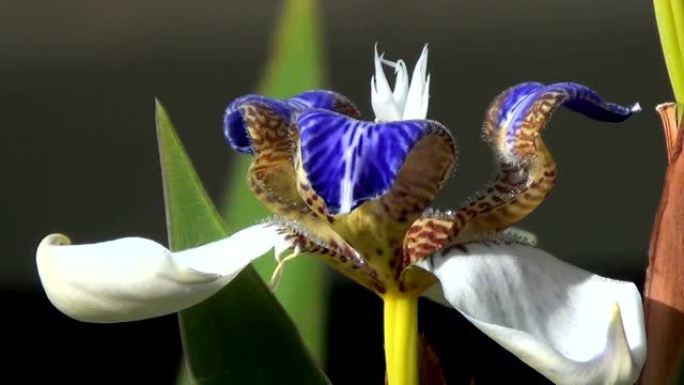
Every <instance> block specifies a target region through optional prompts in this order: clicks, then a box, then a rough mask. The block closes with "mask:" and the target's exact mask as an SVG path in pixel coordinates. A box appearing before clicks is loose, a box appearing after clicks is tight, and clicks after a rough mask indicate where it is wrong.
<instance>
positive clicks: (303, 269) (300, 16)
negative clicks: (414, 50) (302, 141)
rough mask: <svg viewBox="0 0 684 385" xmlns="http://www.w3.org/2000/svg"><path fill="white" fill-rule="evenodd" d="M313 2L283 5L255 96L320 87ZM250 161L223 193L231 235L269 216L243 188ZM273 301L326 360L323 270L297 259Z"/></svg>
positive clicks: (263, 263)
mask: <svg viewBox="0 0 684 385" xmlns="http://www.w3.org/2000/svg"><path fill="white" fill-rule="evenodd" d="M316 5H317V3H316V1H315V0H287V1H285V2H284V8H283V11H282V15H281V18H280V22H279V25H278V27H277V29H276V34H275V39H274V45H273V55H272V57H271V58H270V60H269V63H268V66H267V68H266V72H265V76H264V78H263V79H262V81H261V83H260V86H259V91H258V92H259V93H261V94H264V95H269V96H272V97H277V98H284V97H288V96H292V95H293V94H296V93H298V92H301V91H305V90H310V89H314V88H320V87H322V85H323V80H322V79H323V74H322V68H323V67H324V65H323V63H322V59H321V56H322V55H321V44H320V28H319V23H318V21H319V18H318V15H317V12H316ZM250 162H251V159H250V158H248V157H240V158H239V161H237V162H236V164H235V167H234V168H233V169H232V172H231V177H230V178H229V179H228V185H227V188H226V191H227V194H228V195H227V197H226V201H225V202H226V204H225V206H224V210H223V211H224V218H226V222H227V223H228V226H229V228H230V229H231V230H238V229H240V228H243V227H245V226H248V225H250V224H253V223H254V222H255V221H256V220H258V219H259V218H264V217H266V216H268V215H269V213H268V212H267V211H266V210H265V209H264V207H263V206H262V205H261V204H260V203H259V202H258V201H257V200H256V199H255V198H254V197H253V195H252V193H251V192H250V191H249V189H248V188H247V183H246V182H245V175H246V173H247V169H248V168H249V164H250ZM255 266H256V268H257V270H258V271H259V273H260V274H261V275H262V277H264V279H267V280H268V279H269V278H270V274H271V272H272V271H273V269H274V267H275V261H274V260H273V259H266V258H262V259H261V260H260V261H258V262H257V263H256V264H255ZM276 297H277V298H278V299H279V300H280V302H281V303H282V304H283V306H284V307H285V309H287V311H288V313H289V314H290V316H291V317H292V319H293V320H294V321H295V324H296V325H297V327H298V328H299V330H300V332H301V333H302V337H303V338H304V341H305V342H306V344H307V346H308V347H309V349H310V350H311V352H312V354H313V355H314V357H315V358H316V359H317V360H318V362H319V363H321V364H322V363H323V361H324V358H325V331H326V323H327V319H326V314H327V299H328V287H327V284H326V281H325V271H324V266H322V264H321V263H320V261H316V260H313V259H312V258H307V257H300V258H298V259H296V260H294V261H293V262H291V263H289V264H288V265H287V266H286V270H285V274H284V275H283V280H282V281H281V283H280V285H279V286H278V290H277V291H276Z"/></svg>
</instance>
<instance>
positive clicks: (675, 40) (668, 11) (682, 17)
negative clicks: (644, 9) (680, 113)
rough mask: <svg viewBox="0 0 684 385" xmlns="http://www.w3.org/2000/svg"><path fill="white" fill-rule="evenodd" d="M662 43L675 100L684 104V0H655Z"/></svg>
mask: <svg viewBox="0 0 684 385" xmlns="http://www.w3.org/2000/svg"><path fill="white" fill-rule="evenodd" d="M653 6H654V9H655V16H656V21H657V24H658V34H659V35H660V44H661V46H662V48H663V54H664V56H665V64H666V65H667V71H668V74H669V75H670V82H671V83H672V91H673V93H674V96H675V101H676V102H677V103H678V104H679V105H682V104H684V0H654V2H653Z"/></svg>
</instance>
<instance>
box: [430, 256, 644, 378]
mask: <svg viewBox="0 0 684 385" xmlns="http://www.w3.org/2000/svg"><path fill="white" fill-rule="evenodd" d="M419 266H420V267H422V268H424V269H426V270H428V271H430V272H432V273H433V274H435V276H437V278H439V280H440V282H441V287H442V293H441V295H442V296H443V297H441V299H440V296H439V295H438V296H437V298H436V299H437V301H438V302H440V303H444V300H446V301H447V302H448V303H449V304H450V305H451V306H452V307H454V308H455V309H457V310H458V311H460V312H461V313H462V314H463V315H464V316H465V317H466V318H467V319H468V320H469V321H470V322H472V323H473V324H474V325H475V326H476V327H478V328H479V329H480V330H482V331H483V332H484V333H485V334H487V335H488V336H489V337H491V338H492V339H493V340H495V341H496V342H497V343H499V344H500V345H501V346H503V347H504V348H505V349H507V350H509V351H510V352H512V353H513V354H515V355H516V356H517V357H518V358H520V359H521V360H522V361H524V362H525V363H527V364H528V365H530V366H531V367H532V368H534V369H535V370H537V371H538V372H540V373H541V374H543V375H544V376H545V377H547V378H548V379H550V380H551V381H553V382H554V383H556V384H561V385H563V384H565V385H570V384H594V385H599V384H601V385H603V384H622V385H628V384H633V383H634V382H635V381H636V380H637V378H638V375H639V372H640V371H641V367H642V366H643V364H644V361H645V358H646V337H645V329H644V319H643V311H642V307H641V297H640V295H639V291H638V290H637V288H636V286H635V285H634V284H633V283H631V282H623V281H617V280H612V279H608V278H604V277H600V276H597V275H595V274H592V273H589V272H587V271H584V270H582V269H579V268H577V267H574V266H572V265H569V264H567V263H565V262H562V261H560V260H558V259H556V258H555V257H553V256H551V255H549V254H547V253H545V252H543V251H541V250H539V249H535V248H533V247H530V246H522V245H496V246H486V245H482V244H469V245H466V246H465V247H463V248H461V249H453V250H451V251H449V252H448V253H447V254H446V255H443V256H442V255H435V256H433V257H431V258H428V259H427V260H424V261H422V262H421V263H419ZM430 294H431V295H434V293H430Z"/></svg>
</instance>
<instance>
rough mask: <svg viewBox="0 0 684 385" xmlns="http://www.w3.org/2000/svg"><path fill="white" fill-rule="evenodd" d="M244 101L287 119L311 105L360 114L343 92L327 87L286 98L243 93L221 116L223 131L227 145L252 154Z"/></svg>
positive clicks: (350, 114)
mask: <svg viewBox="0 0 684 385" xmlns="http://www.w3.org/2000/svg"><path fill="white" fill-rule="evenodd" d="M246 104H260V105H263V106H267V107H270V108H271V109H272V110H274V111H277V113H279V114H280V115H281V116H282V117H283V118H284V120H285V121H286V122H289V121H290V117H291V116H292V113H294V112H296V111H301V110H305V109H310V108H323V109H326V110H331V111H337V112H340V113H343V114H345V115H349V116H352V117H358V116H359V110H358V109H357V108H356V106H354V104H353V103H352V102H351V101H350V100H349V99H348V98H347V97H345V96H344V95H341V94H339V93H336V92H333V91H327V90H313V91H306V92H303V93H301V94H298V95H296V96H294V97H292V98H290V99H287V100H285V101H282V100H278V99H272V98H267V97H265V96H261V95H246V96H242V97H240V98H237V99H235V100H234V101H233V102H232V103H230V104H229V105H228V108H226V112H225V114H224V116H223V134H224V136H225V137H226V140H227V141H228V143H229V144H230V146H231V147H232V148H233V149H234V150H236V151H238V152H243V153H248V154H253V153H254V149H253V148H252V145H251V140H250V138H249V133H248V130H247V127H245V121H244V117H243V116H242V112H241V111H240V107H242V106H244V105H246Z"/></svg>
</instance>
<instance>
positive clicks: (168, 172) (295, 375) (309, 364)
mask: <svg viewBox="0 0 684 385" xmlns="http://www.w3.org/2000/svg"><path fill="white" fill-rule="evenodd" d="M156 124H157V138H158V141H159V154H160V161H161V169H162V177H163V182H164V201H165V204H166V219H167V226H168V236H169V245H170V247H171V249H172V250H183V249H186V248H190V247H194V246H198V245H201V244H204V243H207V242H211V241H214V240H217V239H221V238H223V237H225V236H226V235H227V232H226V229H225V226H224V224H223V222H222V220H221V218H220V216H219V214H218V212H217V211H216V208H215V207H214V205H213V204H212V202H211V200H210V199H209V197H208V196H207V194H206V191H205V190H204V188H203V186H202V184H201V183H200V181H199V178H198V177H197V173H196V172H195V170H194V168H193V166H192V164H191V162H190V159H189V158H188V156H187V154H186V153H185V150H184V149H183V146H182V144H181V142H180V140H179V139H178V136H177V134H176V132H175V130H174V128H173V125H172V124H171V121H170V120H169V117H168V115H167V114H166V111H165V110H164V108H163V107H162V106H161V104H159V102H157V104H156ZM226 257H229V256H226ZM179 319H180V325H181V334H182V338H183V347H184V350H185V354H186V357H187V360H188V366H189V368H190V371H191V374H192V377H193V378H194V380H195V383H197V384H199V385H214V384H216V385H218V384H220V385H224V384H269V385H271V384H312V385H320V384H327V383H328V381H327V379H326V378H325V375H324V374H323V373H322V371H321V370H320V369H319V368H318V367H317V366H316V365H315V364H314V362H313V360H312V359H311V357H310V356H309V354H308V352H307V350H306V348H305V347H304V345H303V343H302V340H301V337H300V336H299V334H298V332H297V330H296V328H295V326H294V324H293V323H292V321H291V320H290V319H289V318H288V317H287V315H286V313H285V311H284V310H283V308H282V307H281V306H280V304H279V303H278V301H277V300H276V299H275V298H274V297H273V296H272V295H271V293H270V291H269V289H268V288H267V287H266V286H265V285H264V283H263V281H262V280H261V279H260V278H259V276H258V275H257V274H256V272H255V271H254V269H252V268H251V267H248V268H246V269H245V270H244V271H243V272H242V273H241V274H240V275H239V276H238V277H237V278H235V279H234V280H233V281H232V282H231V283H230V284H228V285H227V286H226V287H225V288H224V289H223V290H221V291H220V292H219V293H217V294H216V295H214V296H213V297H211V298H209V299H208V300H206V301H204V302H203V303H201V304H199V305H196V306H194V307H192V308H190V309H186V310H184V311H182V312H181V313H180V315H179Z"/></svg>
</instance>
